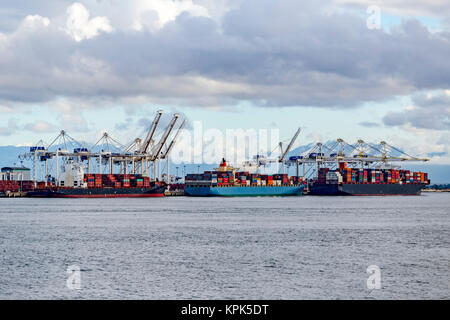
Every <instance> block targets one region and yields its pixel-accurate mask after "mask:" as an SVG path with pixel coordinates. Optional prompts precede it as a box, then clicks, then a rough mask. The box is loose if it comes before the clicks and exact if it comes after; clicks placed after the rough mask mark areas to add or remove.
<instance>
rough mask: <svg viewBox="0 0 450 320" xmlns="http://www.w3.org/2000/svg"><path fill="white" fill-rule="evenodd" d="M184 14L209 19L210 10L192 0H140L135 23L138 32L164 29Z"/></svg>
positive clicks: (136, 4)
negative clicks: (167, 24)
mask: <svg viewBox="0 0 450 320" xmlns="http://www.w3.org/2000/svg"><path fill="white" fill-rule="evenodd" d="M182 12H188V13H189V14H190V15H192V16H194V17H198V16H203V17H209V16H210V14H209V12H208V10H207V9H206V8H205V7H203V6H200V5H197V4H194V3H193V2H192V0H181V1H167V0H152V1H147V0H138V1H136V2H135V6H134V23H133V27H134V29H136V30H142V29H144V28H145V29H150V30H156V29H160V28H162V27H163V26H164V25H165V24H166V23H167V22H169V21H173V20H175V18H176V17H177V16H178V15H180V14H181V13H182Z"/></svg>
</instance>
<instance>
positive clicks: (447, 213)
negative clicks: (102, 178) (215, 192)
mask: <svg viewBox="0 0 450 320" xmlns="http://www.w3.org/2000/svg"><path fill="white" fill-rule="evenodd" d="M449 208H450V194H449V193H446V194H444V193H442V194H438V193H427V194H424V195H422V196H409V197H397V196H392V197H312V196H309V197H288V198H227V199H222V198H187V197H170V198H162V199H157V198H155V199H150V198H149V199H26V198H21V199H0V299H449V298H450V288H449V281H450V209H449ZM370 265H375V266H378V267H379V269H380V277H379V279H380V281H381V288H380V289H373V287H372V288H370V289H369V288H368V286H367V279H368V277H369V276H370V274H369V273H367V268H368V267H369V266H370ZM69 266H75V269H73V268H74V267H70V268H71V269H73V270H77V268H79V270H80V272H79V273H77V272H75V273H67V269H68V267H69ZM68 278H69V281H68V280H67V279H68ZM74 279H75V280H76V279H79V280H80V282H79V284H80V286H79V289H76V288H77V286H76V285H77V282H76V281H73V280H74ZM68 283H69V284H68Z"/></svg>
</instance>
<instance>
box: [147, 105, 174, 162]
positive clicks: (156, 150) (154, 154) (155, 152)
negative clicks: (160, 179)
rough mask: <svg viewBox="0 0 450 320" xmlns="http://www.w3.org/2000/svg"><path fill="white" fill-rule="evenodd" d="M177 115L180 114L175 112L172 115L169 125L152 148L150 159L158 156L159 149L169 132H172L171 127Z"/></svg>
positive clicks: (153, 159)
mask: <svg viewBox="0 0 450 320" xmlns="http://www.w3.org/2000/svg"><path fill="white" fill-rule="evenodd" d="M179 116H180V115H179V114H178V113H175V114H174V115H173V118H172V120H171V121H170V123H169V125H168V126H167V128H166V131H165V132H164V133H163V135H162V137H161V140H160V141H159V142H158V144H157V145H156V146H155V147H154V148H153V150H152V154H151V157H150V160H151V161H155V160H156V159H158V158H159V156H160V152H161V149H162V148H163V146H164V144H165V143H166V141H167V138H168V137H169V135H170V132H172V129H173V127H174V126H175V123H176V122H177V119H178V117H179Z"/></svg>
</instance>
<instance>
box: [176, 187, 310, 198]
mask: <svg viewBox="0 0 450 320" xmlns="http://www.w3.org/2000/svg"><path fill="white" fill-rule="evenodd" d="M303 189H304V186H303V185H301V186H245V187H240V186H229V187H214V186H211V187H189V186H187V187H185V189H184V192H185V194H186V195H187V196H197V197H208V196H209V197H252V196H253V197H263V196H268V197H269V196H272V197H273V196H299V195H302V194H303Z"/></svg>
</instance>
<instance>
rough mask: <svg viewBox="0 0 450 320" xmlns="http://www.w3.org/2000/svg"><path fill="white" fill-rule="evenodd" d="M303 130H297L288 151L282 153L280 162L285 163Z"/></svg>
mask: <svg viewBox="0 0 450 320" xmlns="http://www.w3.org/2000/svg"><path fill="white" fill-rule="evenodd" d="M301 130H302V129H301V128H298V129H297V132H296V133H295V134H294V136H293V137H292V139H291V142H289V145H288V146H287V148H286V150H284V152H283V151H281V153H282V155H281V157H280V159H279V160H278V162H283V161H284V159H285V158H286V155H287V154H288V153H289V151H291V149H292V146H293V145H294V143H295V140H297V138H298V135H299V134H300V131H301Z"/></svg>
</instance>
